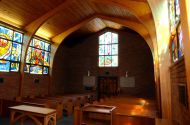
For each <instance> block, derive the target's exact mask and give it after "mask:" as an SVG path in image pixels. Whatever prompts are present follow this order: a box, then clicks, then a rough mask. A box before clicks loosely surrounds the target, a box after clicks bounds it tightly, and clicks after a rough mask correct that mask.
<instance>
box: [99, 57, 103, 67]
mask: <svg viewBox="0 0 190 125" xmlns="http://www.w3.org/2000/svg"><path fill="white" fill-rule="evenodd" d="M103 66H104V56H99V67H103Z"/></svg>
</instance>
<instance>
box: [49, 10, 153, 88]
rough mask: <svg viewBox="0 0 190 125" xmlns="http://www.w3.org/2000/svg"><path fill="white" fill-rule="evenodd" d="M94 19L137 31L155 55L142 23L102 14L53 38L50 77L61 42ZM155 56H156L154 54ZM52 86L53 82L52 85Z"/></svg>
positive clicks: (89, 18)
mask: <svg viewBox="0 0 190 125" xmlns="http://www.w3.org/2000/svg"><path fill="white" fill-rule="evenodd" d="M94 18H101V19H105V20H109V21H112V22H115V23H118V24H121V25H123V26H126V27H129V28H131V29H133V30H135V31H136V32H137V33H139V34H140V35H141V36H142V37H143V38H144V39H145V41H146V42H147V44H148V45H149V47H150V49H151V51H152V54H153V52H154V51H153V42H152V40H151V38H150V35H149V33H148V31H147V30H146V28H145V27H144V25H143V24H141V23H140V22H139V23H137V22H132V21H127V20H126V19H121V18H117V17H113V16H107V15H100V14H96V15H93V16H90V17H88V18H86V19H85V20H83V21H82V22H80V23H77V24H75V25H73V26H72V27H70V28H68V29H67V30H65V31H64V32H62V33H61V34H58V35H57V36H55V37H53V38H52V41H53V43H54V44H52V52H51V57H52V58H51V60H50V67H51V69H50V76H52V68H53V61H54V57H55V54H56V52H57V49H58V47H59V45H60V44H61V42H62V41H63V40H64V39H65V38H66V37H67V36H68V35H69V34H71V33H72V32H74V31H76V30H78V29H79V28H81V27H82V26H84V25H85V24H86V23H88V22H90V21H91V20H93V19H94ZM153 55H154V54H153ZM50 84H51V85H50V86H52V85H53V82H52V81H51V83H50Z"/></svg>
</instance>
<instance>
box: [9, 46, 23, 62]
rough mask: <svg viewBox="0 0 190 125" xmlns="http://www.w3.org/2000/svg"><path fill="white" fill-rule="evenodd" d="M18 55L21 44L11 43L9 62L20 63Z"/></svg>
mask: <svg viewBox="0 0 190 125" xmlns="http://www.w3.org/2000/svg"><path fill="white" fill-rule="evenodd" d="M20 55H21V44H18V43H14V42H13V44H12V54H11V60H12V61H20Z"/></svg>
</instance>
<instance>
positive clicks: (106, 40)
mask: <svg viewBox="0 0 190 125" xmlns="http://www.w3.org/2000/svg"><path fill="white" fill-rule="evenodd" d="M117 66H118V34H116V33H112V32H106V33H104V34H102V35H101V36H99V67H117Z"/></svg>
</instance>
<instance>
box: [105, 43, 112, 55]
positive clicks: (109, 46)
mask: <svg viewBox="0 0 190 125" xmlns="http://www.w3.org/2000/svg"><path fill="white" fill-rule="evenodd" d="M105 55H111V45H105Z"/></svg>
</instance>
